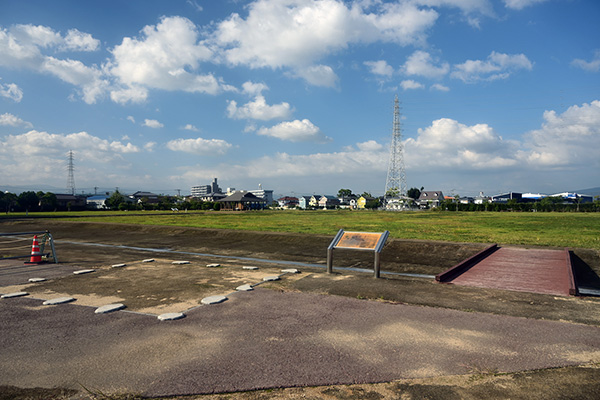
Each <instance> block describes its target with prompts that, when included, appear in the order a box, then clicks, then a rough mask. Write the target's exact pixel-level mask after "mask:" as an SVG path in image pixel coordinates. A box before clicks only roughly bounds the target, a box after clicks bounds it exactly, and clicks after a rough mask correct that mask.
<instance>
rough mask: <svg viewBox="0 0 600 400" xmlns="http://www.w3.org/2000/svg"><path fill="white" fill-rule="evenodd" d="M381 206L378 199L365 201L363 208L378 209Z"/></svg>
mask: <svg viewBox="0 0 600 400" xmlns="http://www.w3.org/2000/svg"><path fill="white" fill-rule="evenodd" d="M380 205H381V203H380V201H379V199H371V200H367V202H366V203H365V208H368V209H371V210H372V209H375V208H378V207H379V206H380Z"/></svg>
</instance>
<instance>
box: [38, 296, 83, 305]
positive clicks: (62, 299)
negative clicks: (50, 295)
mask: <svg viewBox="0 0 600 400" xmlns="http://www.w3.org/2000/svg"><path fill="white" fill-rule="evenodd" d="M72 301H75V299H74V298H73V297H57V298H55V299H48V300H46V301H44V302H43V303H42V304H43V305H45V306H55V305H57V304H65V303H70V302H72Z"/></svg>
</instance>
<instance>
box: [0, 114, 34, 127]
mask: <svg viewBox="0 0 600 400" xmlns="http://www.w3.org/2000/svg"><path fill="white" fill-rule="evenodd" d="M0 125H4V126H14V127H18V126H23V127H25V128H32V127H33V125H32V124H31V123H29V122H27V121H23V120H22V119H21V118H19V117H17V116H16V115H12V114H10V113H4V114H2V115H0Z"/></svg>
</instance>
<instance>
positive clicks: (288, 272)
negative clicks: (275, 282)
mask: <svg viewBox="0 0 600 400" xmlns="http://www.w3.org/2000/svg"><path fill="white" fill-rule="evenodd" d="M281 272H283V273H287V274H299V273H300V271H299V270H297V269H296V268H287V269H282V270H281Z"/></svg>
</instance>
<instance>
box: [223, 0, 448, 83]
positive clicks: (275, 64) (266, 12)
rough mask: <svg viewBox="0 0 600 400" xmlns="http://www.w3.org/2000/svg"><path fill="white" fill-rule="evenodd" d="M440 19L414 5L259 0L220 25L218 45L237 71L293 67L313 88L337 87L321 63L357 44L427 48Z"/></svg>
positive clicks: (434, 13)
mask: <svg viewBox="0 0 600 400" xmlns="http://www.w3.org/2000/svg"><path fill="white" fill-rule="evenodd" d="M437 16H438V14H437V12H435V11H434V10H432V9H419V8H418V7H417V6H416V5H415V4H413V3H412V2H402V3H398V4H396V3H379V2H354V3H352V4H346V3H344V2H342V1H339V0H322V1H306V0H288V1H279V0H257V1H255V2H253V3H250V4H249V5H248V15H247V17H246V18H243V17H241V16H240V15H239V14H232V15H231V16H230V17H229V18H228V19H226V20H224V21H222V22H220V23H219V24H218V26H217V30H216V31H215V34H214V40H215V41H216V43H217V44H218V45H219V46H220V47H221V48H222V49H223V51H222V53H223V56H224V58H225V59H226V60H227V61H228V62H229V63H231V64H233V65H248V66H250V67H251V68H263V67H269V68H273V69H276V68H281V67H289V68H291V69H292V71H293V73H294V74H295V76H298V77H301V78H303V79H306V80H307V82H309V83H311V84H314V85H319V86H326V87H333V86H334V85H335V82H336V80H337V76H336V75H335V73H334V71H333V69H331V67H329V66H326V65H318V64H315V63H316V62H317V61H318V60H320V59H322V58H323V57H325V56H327V55H329V54H331V53H334V52H336V51H340V50H343V49H346V48H347V47H348V46H349V45H351V44H355V43H373V42H377V41H383V42H392V43H398V44H400V45H411V44H418V43H423V41H424V39H425V37H426V33H427V30H428V29H429V28H430V27H431V26H432V25H433V23H434V22H435V20H436V19H437Z"/></svg>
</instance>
